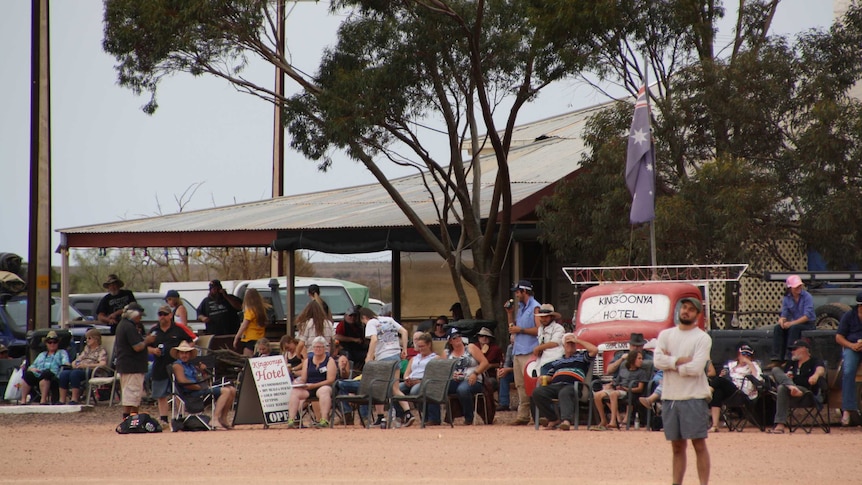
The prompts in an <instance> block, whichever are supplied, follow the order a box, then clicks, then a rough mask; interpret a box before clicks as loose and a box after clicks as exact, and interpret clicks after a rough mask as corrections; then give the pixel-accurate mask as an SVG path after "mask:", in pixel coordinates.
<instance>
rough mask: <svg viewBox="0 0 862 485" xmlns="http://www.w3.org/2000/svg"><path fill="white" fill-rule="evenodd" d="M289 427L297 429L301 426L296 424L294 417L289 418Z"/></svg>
mask: <svg viewBox="0 0 862 485" xmlns="http://www.w3.org/2000/svg"><path fill="white" fill-rule="evenodd" d="M287 428H288V429H297V428H299V426H297V425H296V421H294V420H292V419H288V420H287Z"/></svg>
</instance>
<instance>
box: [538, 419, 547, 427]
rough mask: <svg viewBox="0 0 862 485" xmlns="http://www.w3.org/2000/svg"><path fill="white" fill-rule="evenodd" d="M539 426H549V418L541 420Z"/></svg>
mask: <svg viewBox="0 0 862 485" xmlns="http://www.w3.org/2000/svg"><path fill="white" fill-rule="evenodd" d="M539 426H542V427H547V426H548V418H539Z"/></svg>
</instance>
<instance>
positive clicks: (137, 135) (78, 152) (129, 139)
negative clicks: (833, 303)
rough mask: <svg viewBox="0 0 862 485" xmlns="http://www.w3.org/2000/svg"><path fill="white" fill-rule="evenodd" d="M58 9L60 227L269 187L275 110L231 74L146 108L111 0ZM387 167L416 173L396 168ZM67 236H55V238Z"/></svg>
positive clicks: (223, 199)
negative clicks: (126, 84) (129, 69)
mask: <svg viewBox="0 0 862 485" xmlns="http://www.w3.org/2000/svg"><path fill="white" fill-rule="evenodd" d="M725 3H727V4H729V5H730V6H732V5H734V4H735V2H725ZM30 4H31V2H30V1H28V0H7V1H5V2H4V3H3V6H2V7H0V9H2V15H0V45H2V46H3V47H2V49H0V65H2V66H3V68H2V69H3V75H2V76H0V99H2V103H0V182H2V187H3V195H4V197H3V202H2V203H0V252H14V253H18V254H19V255H21V256H22V257H24V259H25V260H26V259H27V241H28V220H29V219H28V218H29V216H28V204H29V195H28V193H29V182H28V178H29V165H30V153H29V146H30V114H29V106H30V91H29V82H30V9H31V5H30ZM290 5H292V4H289V8H290ZM293 8H294V11H293V12H292V14H291V16H290V17H289V19H288V26H287V32H288V39H287V43H288V49H289V50H290V51H291V52H292V54H293V56H294V60H295V61H296V63H297V64H298V65H299V66H300V67H302V68H303V69H304V70H305V71H306V72H310V73H311V72H315V71H316V67H317V65H318V59H319V54H320V51H321V49H322V47H323V46H325V45H329V44H331V43H332V42H333V41H334V39H335V29H336V27H337V26H338V23H339V22H340V20H341V19H340V18H337V17H330V16H328V15H327V13H326V11H327V8H328V5H326V4H325V3H324V2H321V3H320V4H314V3H307V4H302V3H300V4H296V5H294V6H293ZM832 8H833V7H832V0H783V2H782V6H781V7H780V8H779V14H778V16H777V18H776V22H775V29H774V30H773V31H774V32H778V33H795V32H799V31H800V30H804V29H808V28H812V27H825V26H828V25H829V24H830V23H831V20H832ZM50 13H51V18H50V22H51V24H50V25H51V34H50V35H51V83H52V84H51V104H52V106H51V135H52V147H51V157H52V184H53V187H52V204H53V205H52V230H54V229H58V228H68V227H75V226H81V225H89V224H96V223H102V222H111V221H116V220H121V219H135V218H139V217H146V216H152V215H157V214H158V213H163V214H169V213H174V212H177V210H178V208H179V206H178V204H177V202H176V201H175V197H179V196H180V195H181V194H183V192H184V191H186V189H188V188H189V187H190V186H191V185H192V184H196V183H200V184H202V185H201V187H200V188H199V189H198V191H197V193H196V194H195V195H194V197H193V198H192V199H191V201H190V202H189V203H188V204H187V205H186V210H193V209H203V208H209V207H214V206H222V205H229V204H233V203H238V202H248V201H255V200H260V199H264V198H268V197H269V196H270V195H271V191H272V189H271V187H272V184H271V178H270V177H271V170H272V112H273V109H272V107H271V105H269V104H268V103H266V102H263V101H261V100H259V99H258V98H256V97H253V96H250V95H247V94H243V93H240V92H237V91H236V90H234V89H233V88H232V87H230V85H228V84H227V83H226V82H225V81H221V80H218V79H214V78H208V77H199V78H193V77H192V76H191V75H187V74H180V75H176V76H174V77H172V78H170V79H167V80H165V81H163V82H162V84H161V85H160V86H159V98H158V99H159V109H158V111H157V112H156V114H155V115H153V116H148V115H146V114H144V113H143V112H142V111H141V109H140V108H141V106H142V105H143V104H144V103H145V102H146V101H147V98H145V97H137V96H135V95H134V94H133V93H132V92H131V91H130V90H128V89H126V88H121V87H120V86H118V85H117V83H116V72H115V71H114V69H113V66H114V64H115V61H114V59H113V58H112V57H111V56H109V55H108V54H106V53H105V52H104V51H103V50H102V47H101V42H102V34H103V32H102V30H103V27H102V2H101V1H100V0H75V1H60V2H56V1H55V2H51V12H50ZM727 35H728V34H725V36H723V37H720V38H727ZM247 75H248V76H249V77H251V78H252V79H254V80H257V81H259V82H260V83H261V84H264V85H271V84H272V82H273V77H274V75H273V72H272V69H271V68H270V67H269V66H268V65H267V64H264V63H263V62H252V63H251V65H250V66H249V68H248V70H247ZM288 89H289V90H291V89H292V87H291V86H290V81H288ZM604 101H606V99H604V98H601V97H600V96H599V95H597V94H596V93H593V92H592V91H591V90H590V89H589V88H587V87H585V86H582V85H579V84H576V83H574V82H566V83H563V84H561V85H560V86H556V87H555V88H554V89H553V90H551V91H548V92H545V93H544V94H543V95H541V96H540V97H539V99H538V100H537V101H536V102H535V103H534V104H533V105H531V106H528V107H527V108H526V109H524V110H523V114H522V116H521V123H526V122H528V121H533V120H537V119H542V118H546V117H548V116H553V115H556V114H560V113H563V112H567V111H571V110H575V109H578V108H582V107H585V106H589V105H593V104H596V103H599V102H604ZM620 163H622V161H621V162H620ZM285 165H286V166H285V172H286V174H287V177H286V180H285V194H286V195H294V194H301V193H306V192H316V191H320V190H328V189H332V188H338V187H346V186H351V185H356V184H363V183H371V182H373V181H374V178H373V177H372V176H371V175H370V174H369V173H368V172H367V171H365V170H364V168H362V166H360V165H358V164H356V163H354V162H351V161H349V160H347V159H346V158H344V157H341V158H339V159H336V163H335V165H334V166H333V168H332V169H331V170H330V171H329V172H327V173H320V172H318V171H317V170H316V164H315V163H314V162H312V161H308V160H305V159H303V158H302V157H301V156H300V155H298V154H297V153H295V152H292V151H288V152H287V155H286V156H285ZM387 173H388V174H389V175H390V176H393V177H394V176H398V175H404V174H406V172H404V171H401V172H399V171H397V170H394V169H393V170H390V171H389V172H387ZM621 183H622V181H621ZM58 243H59V238H58V236H57V235H56V233H54V237H53V242H52V247H56V246H57V244H58ZM333 257H334V258H335V259H336V260H341V259H348V258H349V257H348V258H345V257H342V256H337V257H335V256H333ZM321 259H322V257H321ZM317 260H320V259H317ZM330 260H331V259H330ZM54 262H55V264H57V263H58V260H57V259H56V257H55V260H54Z"/></svg>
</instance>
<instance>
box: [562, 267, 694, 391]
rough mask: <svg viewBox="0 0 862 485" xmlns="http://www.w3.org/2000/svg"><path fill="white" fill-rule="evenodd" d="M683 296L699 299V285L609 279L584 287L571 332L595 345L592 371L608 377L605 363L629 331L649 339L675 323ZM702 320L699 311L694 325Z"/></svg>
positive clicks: (620, 347) (623, 345) (622, 345)
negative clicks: (629, 281) (596, 284)
mask: <svg viewBox="0 0 862 485" xmlns="http://www.w3.org/2000/svg"><path fill="white" fill-rule="evenodd" d="M683 298H697V299H698V300H699V301H703V295H702V294H701V291H700V289H698V287H697V286H694V285H692V284H689V283H674V282H655V283H653V282H649V283H635V284H633V283H612V284H604V285H599V286H593V287H591V288H588V289H587V290H586V291H584V292H583V294H582V295H581V299H580V302H579V304H578V312H577V314H576V318H575V323H574V333H575V335H577V336H578V338H579V339H583V340H586V341H587V342H590V343H592V344H593V345H595V346H596V347H598V349H599V354H598V356H596V360H595V367H594V368H593V375H594V376H602V378H603V379H605V378H606V379H610V376H608V375H607V372H606V368H607V364H608V363H610V362H611V360H613V357H614V354H615V353H616V352H618V351H625V350H628V348H629V338H630V336H631V334H632V333H642V334H643V336H644V339H646V340H647V341H649V340H651V339H653V338H656V337H658V334H659V332H661V331H662V330H664V329H666V328H670V327H673V326H674V325H676V322H675V319H676V315H677V312H678V310H679V305H680V301H681V300H682V299H683ZM704 306H705V307H706V305H704ZM706 321H707V320H706V318H705V316H704V312H701V314H700V315H699V317H698V321H697V325H698V326H699V327H700V328H704V322H706Z"/></svg>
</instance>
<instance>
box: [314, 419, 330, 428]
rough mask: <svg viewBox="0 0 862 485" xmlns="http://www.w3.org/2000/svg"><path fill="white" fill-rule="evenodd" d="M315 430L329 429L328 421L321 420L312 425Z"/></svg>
mask: <svg viewBox="0 0 862 485" xmlns="http://www.w3.org/2000/svg"><path fill="white" fill-rule="evenodd" d="M314 427H315V428H329V427H330V426H329V421H327V420H325V419H321V420H320V421H318V422H316V423H314Z"/></svg>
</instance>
